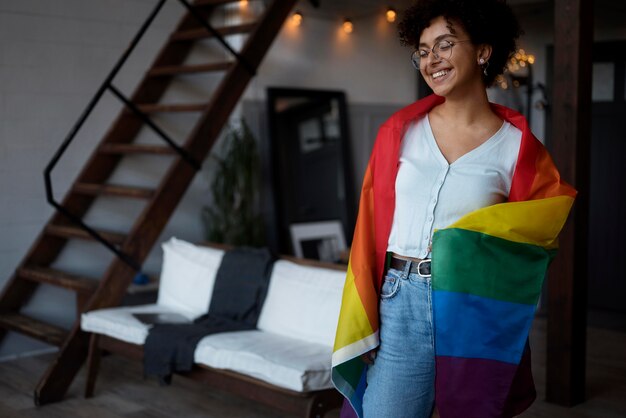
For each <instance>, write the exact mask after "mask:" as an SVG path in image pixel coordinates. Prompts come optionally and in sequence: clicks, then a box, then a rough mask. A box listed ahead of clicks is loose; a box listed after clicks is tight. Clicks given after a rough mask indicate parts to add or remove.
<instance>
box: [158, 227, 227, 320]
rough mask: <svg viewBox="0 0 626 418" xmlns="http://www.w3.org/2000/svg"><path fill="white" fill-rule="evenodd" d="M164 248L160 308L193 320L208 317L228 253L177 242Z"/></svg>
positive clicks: (171, 240) (168, 242) (170, 243)
mask: <svg viewBox="0 0 626 418" xmlns="http://www.w3.org/2000/svg"><path fill="white" fill-rule="evenodd" d="M162 248H163V267H162V269H161V279H160V283H159V296H158V299H157V304H158V305H161V306H167V307H169V308H172V309H173V310H175V311H177V312H186V313H188V314H189V315H190V316H193V317H198V316H200V315H202V314H204V313H206V312H207V311H208V309H209V304H210V302H211V294H212V293H213V286H214V284H215V276H216V273H217V270H218V268H219V266H220V263H221V262H222V257H223V256H224V251H223V250H218V249H214V248H208V247H201V246H197V245H193V244H191V243H189V242H186V241H183V240H179V239H177V238H172V239H170V240H169V241H167V242H165V243H163V245H162Z"/></svg>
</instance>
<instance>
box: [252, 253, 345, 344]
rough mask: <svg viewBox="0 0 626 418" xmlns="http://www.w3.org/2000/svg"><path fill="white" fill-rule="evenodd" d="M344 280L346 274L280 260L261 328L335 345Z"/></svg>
mask: <svg viewBox="0 0 626 418" xmlns="http://www.w3.org/2000/svg"><path fill="white" fill-rule="evenodd" d="M345 278H346V273H345V271H339V270H331V269H326V268H320V267H309V266H302V265H299V264H295V263H292V262H290V261H286V260H279V261H277V262H276V263H275V264H274V268H273V270H272V277H271V280H270V286H269V289H268V292H267V297H266V299H265V303H264V304H263V309H262V311H261V316H260V317H259V321H258V324H257V326H258V328H259V329H260V330H263V331H269V332H273V333H276V334H280V335H284V336H287V337H292V338H299V339H302V340H304V341H309V342H313V343H317V344H323V345H326V346H332V345H333V342H334V340H335V331H336V329H337V321H338V319H339V309H340V307H341V296H342V292H343V284H344V282H345Z"/></svg>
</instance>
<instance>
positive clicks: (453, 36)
mask: <svg viewBox="0 0 626 418" xmlns="http://www.w3.org/2000/svg"><path fill="white" fill-rule="evenodd" d="M442 41H449V42H450V43H451V44H452V45H453V46H452V47H451V49H448V50H447V51H442V53H440V54H439V58H437V57H435V55H434V54H433V53H432V52H431V49H432V48H433V46H434V45H436V44H439V43H440V42H442ZM447 45H448V46H449V45H450V44H447ZM442 46H446V44H445V43H444V44H442ZM418 49H419V50H420V51H428V52H430V53H429V54H428V56H427V57H425V58H422V59H421V63H420V72H421V73H422V76H423V77H424V79H425V80H426V83H428V85H429V86H430V88H431V89H432V90H433V92H434V93H435V94H437V95H439V96H443V97H446V98H453V97H458V96H460V95H465V94H472V93H473V92H476V91H480V90H482V91H484V89H485V85H484V83H483V79H482V68H481V67H480V65H479V60H480V59H481V58H483V59H485V61H488V59H489V54H490V52H491V49H490V48H489V47H488V46H484V45H481V46H477V45H474V44H473V43H472V42H471V41H470V37H469V35H468V34H467V32H466V31H465V29H464V28H463V27H462V26H461V25H460V24H457V23H455V22H450V21H447V20H446V19H444V18H443V17H442V16H440V17H438V18H436V19H433V20H432V21H431V23H430V26H428V27H427V28H426V29H424V31H423V32H422V34H421V36H420V44H419V47H418ZM442 49H445V48H442ZM422 55H423V53H422ZM479 89H480V90H479Z"/></svg>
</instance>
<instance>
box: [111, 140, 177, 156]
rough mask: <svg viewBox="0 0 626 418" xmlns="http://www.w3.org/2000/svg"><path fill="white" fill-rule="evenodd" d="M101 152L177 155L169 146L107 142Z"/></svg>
mask: <svg viewBox="0 0 626 418" xmlns="http://www.w3.org/2000/svg"><path fill="white" fill-rule="evenodd" d="M99 151H100V152H102V153H104V154H157V155H177V153H176V150H174V149H173V148H172V147H170V146H167V145H151V144H128V143H114V142H107V143H104V144H102V145H101V146H100V148H99Z"/></svg>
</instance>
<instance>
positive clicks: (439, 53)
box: [411, 39, 470, 70]
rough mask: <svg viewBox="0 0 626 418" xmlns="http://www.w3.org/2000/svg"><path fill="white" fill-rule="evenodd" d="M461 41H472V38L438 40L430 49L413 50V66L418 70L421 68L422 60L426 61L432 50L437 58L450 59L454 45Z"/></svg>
mask: <svg viewBox="0 0 626 418" xmlns="http://www.w3.org/2000/svg"><path fill="white" fill-rule="evenodd" d="M461 42H470V39H465V40H462V41H454V42H453V41H448V40H443V41H439V42H437V43H436V44H435V45H434V46H433V47H432V48H431V49H430V50H428V49H417V50H415V51H413V54H412V55H411V62H412V63H413V67H415V69H416V70H419V69H420V68H421V67H420V65H421V63H422V61H425V60H426V58H428V56H429V55H430V53H431V52H432V53H433V55H434V56H435V58H436V59H444V60H447V59H450V57H451V56H452V47H453V46H454V45H456V44H458V43H461Z"/></svg>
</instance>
